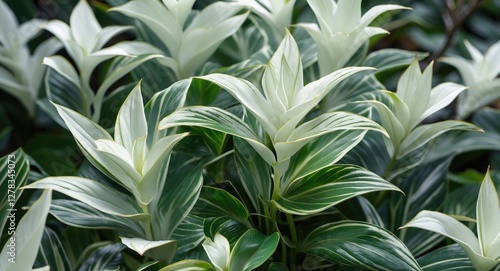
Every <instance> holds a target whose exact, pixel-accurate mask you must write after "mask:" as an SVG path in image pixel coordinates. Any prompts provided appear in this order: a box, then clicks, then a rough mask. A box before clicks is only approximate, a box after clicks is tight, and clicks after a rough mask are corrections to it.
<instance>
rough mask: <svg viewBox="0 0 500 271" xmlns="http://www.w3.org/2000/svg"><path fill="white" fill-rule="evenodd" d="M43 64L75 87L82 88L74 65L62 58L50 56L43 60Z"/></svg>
mask: <svg viewBox="0 0 500 271" xmlns="http://www.w3.org/2000/svg"><path fill="white" fill-rule="evenodd" d="M43 64H45V65H47V66H49V67H51V68H52V69H54V70H55V71H57V72H58V73H59V74H60V75H62V76H64V77H65V78H66V79H68V80H69V81H71V82H72V83H73V84H75V86H77V87H79V88H81V86H82V85H81V84H80V77H79V76H78V73H77V72H76V70H75V68H73V65H71V63H69V61H68V60H66V59H65V58H64V57H62V56H50V57H46V58H44V59H43Z"/></svg>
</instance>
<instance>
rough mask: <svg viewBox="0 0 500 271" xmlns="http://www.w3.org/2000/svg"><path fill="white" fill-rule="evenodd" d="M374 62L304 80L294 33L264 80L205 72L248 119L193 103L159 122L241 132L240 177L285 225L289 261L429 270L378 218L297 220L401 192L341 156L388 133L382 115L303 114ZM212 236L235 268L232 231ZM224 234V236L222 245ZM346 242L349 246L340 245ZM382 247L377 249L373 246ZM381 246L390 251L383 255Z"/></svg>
mask: <svg viewBox="0 0 500 271" xmlns="http://www.w3.org/2000/svg"><path fill="white" fill-rule="evenodd" d="M368 69H369V68H366V67H352V68H345V69H341V70H338V71H336V72H333V73H330V74H328V75H326V76H324V77H322V78H320V79H319V80H317V81H314V82H311V83H309V84H307V85H305V86H304V83H303V75H302V64H301V60H300V54H299V51H298V47H297V44H296V42H295V40H294V39H293V37H292V36H291V35H290V34H289V33H287V34H286V36H285V38H284V39H283V41H282V42H281V44H280V46H279V47H278V49H277V50H276V52H275V53H274V55H273V57H272V58H271V60H270V62H269V63H268V65H267V66H266V68H265V71H264V74H263V77H262V84H261V86H255V85H253V84H252V83H250V82H248V81H246V80H244V79H240V78H236V77H233V76H230V75H225V74H210V75H206V76H203V77H200V78H201V79H204V80H208V81H210V82H213V83H215V84H217V85H218V86H220V87H221V88H223V89H225V90H226V91H228V92H229V93H230V94H231V95H232V96H233V97H234V98H236V99H237V100H238V101H239V102H240V103H241V104H242V105H243V107H244V108H245V110H246V111H248V112H249V113H250V114H248V115H245V116H244V119H243V120H241V119H240V118H238V117H236V116H235V115H233V114H231V113H229V112H227V111H225V110H222V109H220V108H215V107H207V106H190V107H185V108H181V109H179V110H177V111H175V112H174V113H173V114H171V115H169V116H168V117H166V118H164V119H163V120H162V121H161V122H160V128H161V129H165V128H169V127H175V126H199V127H204V128H207V129H213V130H216V131H219V132H223V133H227V134H230V135H233V136H234V137H236V138H235V140H234V144H235V157H236V164H237V168H238V173H239V178H240V182H241V185H242V187H243V188H244V191H245V193H246V195H247V197H248V198H249V199H250V202H251V204H252V205H253V208H254V210H256V211H257V212H258V213H259V216H262V217H263V222H262V223H259V222H257V223H255V224H254V226H256V227H257V228H258V229H260V231H262V232H265V233H267V234H268V235H270V236H271V235H272V234H273V233H276V232H280V233H281V250H280V249H277V251H281V253H280V255H281V261H282V262H283V263H287V264H291V266H294V265H295V264H296V263H295V262H294V260H295V259H296V257H297V255H300V253H305V254H310V255H315V256H319V257H322V258H324V259H327V260H329V261H331V262H336V263H341V264H344V265H354V266H363V267H366V268H379V267H381V266H385V267H387V268H389V266H395V265H399V266H404V267H405V269H406V270H420V268H419V266H418V264H417V263H416V261H415V259H414V258H413V256H412V255H411V253H410V252H409V251H408V250H407V249H406V247H405V246H404V244H403V243H401V241H399V240H398V239H397V238H395V237H394V236H393V235H392V234H391V233H389V232H388V231H386V230H385V229H383V228H380V227H377V226H374V225H370V224H366V223H362V222H354V221H340V222H336V223H328V224H326V225H323V226H322V227H319V228H317V229H316V230H314V231H312V232H310V233H309V234H305V235H302V234H298V232H297V229H296V225H295V223H296V222H295V221H294V219H296V218H301V219H304V217H306V216H308V215H314V214H318V213H321V212H322V211H324V210H326V209H328V208H331V207H332V206H334V205H336V204H338V203H340V202H343V201H345V200H347V199H350V198H353V197H355V196H358V195H362V194H365V193H369V192H373V191H381V190H395V191H398V190H399V189H398V188H397V187H396V186H394V185H392V184H390V183H388V182H387V181H385V180H384V179H382V178H381V177H379V176H377V175H376V174H374V173H372V172H369V171H367V170H365V169H363V168H361V167H358V166H353V165H337V164H336V162H337V161H338V160H340V159H341V158H342V157H343V156H344V155H345V154H346V153H347V152H348V151H349V150H350V149H352V148H353V147H354V146H356V145H357V144H358V143H359V142H360V141H361V140H362V138H363V136H364V135H365V134H366V132H367V131H369V130H371V131H376V132H379V133H382V134H385V131H384V130H383V129H382V128H381V127H380V126H379V125H378V124H376V123H375V122H374V121H372V120H370V119H368V118H365V117H362V116H360V115H356V114H353V113H348V112H331V113H326V114H322V115H319V116H317V117H313V118H311V119H309V120H307V121H304V118H305V117H306V116H307V115H308V113H309V112H310V111H311V110H312V109H313V108H314V107H315V106H316V105H317V104H318V103H319V102H320V101H321V99H322V98H323V97H324V96H325V95H326V94H327V93H328V91H329V90H330V89H331V88H332V87H334V86H335V85H336V84H338V83H339V82H340V81H342V80H343V79H345V78H347V77H348V76H350V75H352V74H354V73H356V72H362V71H364V70H368ZM260 88H261V89H262V92H261V90H259V89H260ZM253 153H256V155H255V154H253ZM202 198H203V196H202ZM282 216H284V217H286V221H287V223H286V225H287V226H285V227H282V226H279V221H280V220H281V217H282ZM304 227H305V226H304ZM285 234H286V236H285ZM211 239H212V240H210V241H206V242H205V245H204V246H205V249H206V250H207V248H210V249H209V250H207V253H208V254H209V256H210V258H211V260H212V263H213V264H214V265H216V266H218V268H217V270H227V269H224V268H223V267H221V263H220V262H219V260H220V259H221V257H222V259H229V258H230V257H229V256H227V255H228V253H230V252H229V251H227V250H228V249H227V245H224V243H225V241H223V240H224V239H223V238H220V237H217V235H216V236H215V237H214V238H211ZM217 240H219V241H221V242H223V243H222V244H215V245H214V243H213V242H215V243H217ZM350 242H354V243H355V244H356V248H355V249H354V247H350V246H349V245H348V243H350ZM272 245H274V244H269V246H272ZM337 247H338V248H342V250H343V251H344V252H343V253H338V252H336V250H335V248H337ZM375 247H377V253H372V249H373V248H375ZM214 250H217V251H218V252H217V253H215V252H213V251H214ZM214 253H215V254H214ZM378 253H383V254H384V257H387V258H384V259H381V257H380V255H379V254H378ZM214 255H219V256H218V257H216V258H217V259H218V260H214V257H215V256H214ZM221 255H226V256H221ZM387 259H390V260H387ZM222 265H223V266H226V268H227V267H228V266H229V267H230V261H229V263H228V262H227V261H226V260H224V261H223V264H222ZM229 270H236V269H231V268H229ZM244 270H247V269H244ZM248 270H250V269H248Z"/></svg>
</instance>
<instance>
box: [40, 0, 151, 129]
mask: <svg viewBox="0 0 500 271" xmlns="http://www.w3.org/2000/svg"><path fill="white" fill-rule="evenodd" d="M43 27H44V28H45V29H46V30H47V31H49V32H51V33H52V34H54V35H55V36H56V37H57V38H58V39H59V40H60V41H61V42H62V43H63V44H64V48H65V49H66V52H67V53H68V55H69V56H70V57H71V59H72V60H73V62H74V64H75V67H74V66H73V65H72V64H71V63H70V61H68V60H67V59H66V58H64V57H63V56H60V55H55V56H50V57H46V58H44V59H43V63H44V64H45V65H47V66H49V67H50V68H51V69H53V70H54V71H55V73H54V72H48V73H47V78H46V89H47V97H48V98H49V99H50V100H52V101H54V102H57V103H59V104H61V105H64V106H66V107H69V108H71V109H73V110H76V111H77V112H80V113H81V114H83V115H84V116H87V117H90V118H92V119H93V120H94V121H96V122H98V121H99V119H100V116H101V111H102V104H103V99H104V96H105V95H106V92H107V91H108V90H109V89H110V88H111V86H112V85H113V84H114V83H115V82H116V81H117V80H119V79H120V78H122V77H123V76H124V75H126V74H127V73H129V72H130V71H132V70H133V69H134V68H136V67H137V66H139V65H141V64H142V63H144V62H146V61H148V60H150V59H153V58H161V51H160V50H158V49H156V48H155V47H154V46H151V45H150V44H149V43H145V42H139V41H122V42H119V43H117V44H114V45H112V46H109V47H106V48H103V47H104V46H105V45H106V44H107V43H108V42H109V41H110V40H111V39H112V38H113V37H115V36H117V35H118V34H120V33H123V32H125V31H127V30H129V29H131V27H130V26H107V27H104V28H103V27H101V25H100V24H99V22H98V21H97V19H96V17H95V15H94V13H93V12H92V9H91V7H90V6H89V4H88V3H87V1H84V0H81V1H79V2H78V4H77V5H76V6H75V8H74V9H73V11H72V13H71V17H70V23H69V25H68V24H66V23H65V22H63V21H60V20H51V21H49V22H47V23H46V24H45V25H44V26H43ZM116 57H122V58H120V59H119V60H118V61H115V63H114V65H111V68H110V69H108V71H107V74H106V76H105V79H104V81H103V82H102V83H101V84H100V86H99V88H98V89H97V90H95V91H94V90H93V89H92V87H91V85H90V81H91V76H92V73H93V72H94V70H95V69H96V68H97V66H98V65H99V64H101V63H103V62H104V61H106V60H109V59H112V58H116ZM42 105H44V108H45V109H46V111H48V112H51V109H52V108H51V107H50V105H48V104H42Z"/></svg>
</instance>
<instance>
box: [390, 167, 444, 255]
mask: <svg viewBox="0 0 500 271" xmlns="http://www.w3.org/2000/svg"><path fill="white" fill-rule="evenodd" d="M450 161H451V160H450V159H442V160H439V161H435V162H433V163H431V164H426V165H421V166H419V167H417V168H416V169H415V170H413V171H412V172H411V173H410V174H409V175H408V176H406V177H405V179H404V180H403V181H402V182H401V184H400V185H399V187H400V188H401V190H403V192H404V193H405V194H404V195H393V196H392V197H391V203H390V206H391V211H390V213H391V214H392V215H393V216H392V218H391V222H392V223H391V224H390V226H389V227H390V229H391V230H392V231H394V232H396V231H397V233H398V236H399V238H400V239H401V240H403V241H404V242H405V244H406V245H407V246H408V248H409V249H410V250H411V251H412V253H413V254H414V255H421V254H422V253H423V252H425V251H428V250H429V249H431V248H432V247H434V246H435V245H436V244H437V243H439V242H440V241H442V240H443V238H442V237H441V236H440V235H437V234H434V233H432V232H429V231H421V230H417V229H401V230H399V231H398V230H397V229H398V228H399V227H401V226H403V225H405V224H406V223H408V221H410V220H411V219H412V218H413V217H415V216H416V215H417V214H418V213H419V212H420V211H422V210H437V209H438V208H439V207H440V206H442V204H443V203H444V199H445V197H446V191H447V189H448V186H447V182H446V171H447V169H448V166H449V164H450Z"/></svg>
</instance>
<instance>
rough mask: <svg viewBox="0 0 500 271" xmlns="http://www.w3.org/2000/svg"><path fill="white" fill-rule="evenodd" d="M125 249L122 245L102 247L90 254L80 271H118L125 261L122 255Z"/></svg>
mask: <svg viewBox="0 0 500 271" xmlns="http://www.w3.org/2000/svg"><path fill="white" fill-rule="evenodd" d="M124 248H125V246H124V245H122V244H120V243H116V244H109V245H106V246H103V247H100V248H98V249H96V250H95V251H94V252H92V254H90V256H89V257H88V259H87V260H86V261H85V262H84V263H83V265H82V267H80V269H78V271H102V270H106V271H108V270H109V271H118V270H120V267H121V265H122V264H123V261H124V259H123V256H122V255H121V251H122V250H123V249H124Z"/></svg>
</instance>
